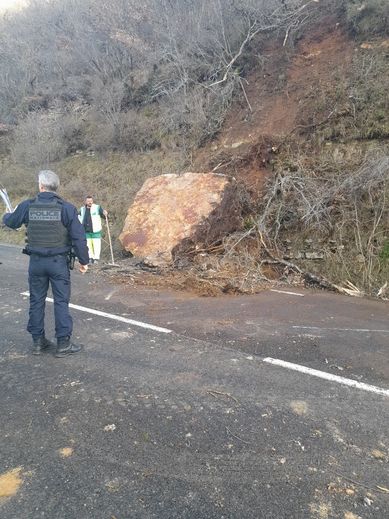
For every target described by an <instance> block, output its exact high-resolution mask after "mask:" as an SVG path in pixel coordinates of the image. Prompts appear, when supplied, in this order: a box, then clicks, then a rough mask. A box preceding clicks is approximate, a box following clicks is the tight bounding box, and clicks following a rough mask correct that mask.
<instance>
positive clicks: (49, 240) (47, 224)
mask: <svg viewBox="0 0 389 519" xmlns="http://www.w3.org/2000/svg"><path fill="white" fill-rule="evenodd" d="M61 214H62V204H61V203H60V202H59V201H57V200H53V201H52V202H47V203H44V202H40V201H39V200H38V198H36V199H35V200H34V202H32V203H31V204H30V207H29V210H28V225H27V243H28V249H30V250H33V249H63V248H64V247H67V246H70V236H69V233H68V230H67V229H66V227H65V226H64V224H63V223H62V219H61Z"/></svg>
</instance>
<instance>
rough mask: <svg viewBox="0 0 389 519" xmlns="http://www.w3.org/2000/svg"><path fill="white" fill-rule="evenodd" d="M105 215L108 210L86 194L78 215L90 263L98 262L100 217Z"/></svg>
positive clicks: (100, 229) (104, 217)
mask: <svg viewBox="0 0 389 519" xmlns="http://www.w3.org/2000/svg"><path fill="white" fill-rule="evenodd" d="M107 216H108V212H107V211H106V210H105V209H103V208H102V207H101V205H98V204H95V203H94V201H93V197H92V196H90V195H88V196H87V197H86V198H85V202H84V205H83V206H82V207H81V208H80V211H79V216H78V217H79V220H80V222H81V223H82V225H83V226H84V229H85V234H86V241H87V245H88V250H89V258H90V263H98V261H99V260H100V253H101V231H102V223H101V219H102V218H103V219H104V220H105V219H106V217H107Z"/></svg>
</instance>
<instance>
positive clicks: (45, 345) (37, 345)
mask: <svg viewBox="0 0 389 519" xmlns="http://www.w3.org/2000/svg"><path fill="white" fill-rule="evenodd" d="M32 340H33V345H32V354H33V355H41V354H42V353H43V352H45V351H47V350H48V349H49V348H54V347H55V346H54V344H53V343H52V342H50V341H49V340H48V339H46V337H45V336H44V335H41V336H40V337H36V338H35V339H34V338H33V339H32Z"/></svg>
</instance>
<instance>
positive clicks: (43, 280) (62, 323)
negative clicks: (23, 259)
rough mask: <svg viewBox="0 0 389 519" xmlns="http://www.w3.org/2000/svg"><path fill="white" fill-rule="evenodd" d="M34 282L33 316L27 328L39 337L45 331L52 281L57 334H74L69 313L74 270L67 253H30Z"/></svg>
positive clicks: (32, 292) (30, 268) (31, 296)
mask: <svg viewBox="0 0 389 519" xmlns="http://www.w3.org/2000/svg"><path fill="white" fill-rule="evenodd" d="M28 282H29V285H30V319H29V321H28V326H27V331H29V332H30V333H31V335H32V336H33V337H34V338H35V337H40V336H41V335H43V334H44V330H45V325H44V319H45V302H46V296H47V291H48V289H49V284H51V289H52V291H53V298H54V316H55V336H56V337H57V338H58V337H66V336H70V335H71V334H72V330H73V321H72V318H71V316H70V314H69V301H70V271H69V267H68V264H67V261H66V256H50V257H44V256H38V255H35V254H33V255H31V256H30V266H29V269H28Z"/></svg>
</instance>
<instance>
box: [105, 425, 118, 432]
mask: <svg viewBox="0 0 389 519" xmlns="http://www.w3.org/2000/svg"><path fill="white" fill-rule="evenodd" d="M115 429H116V425H115V424H114V423H111V424H109V425H106V426H105V427H104V431H105V432H112V431H114V430H115Z"/></svg>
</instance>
